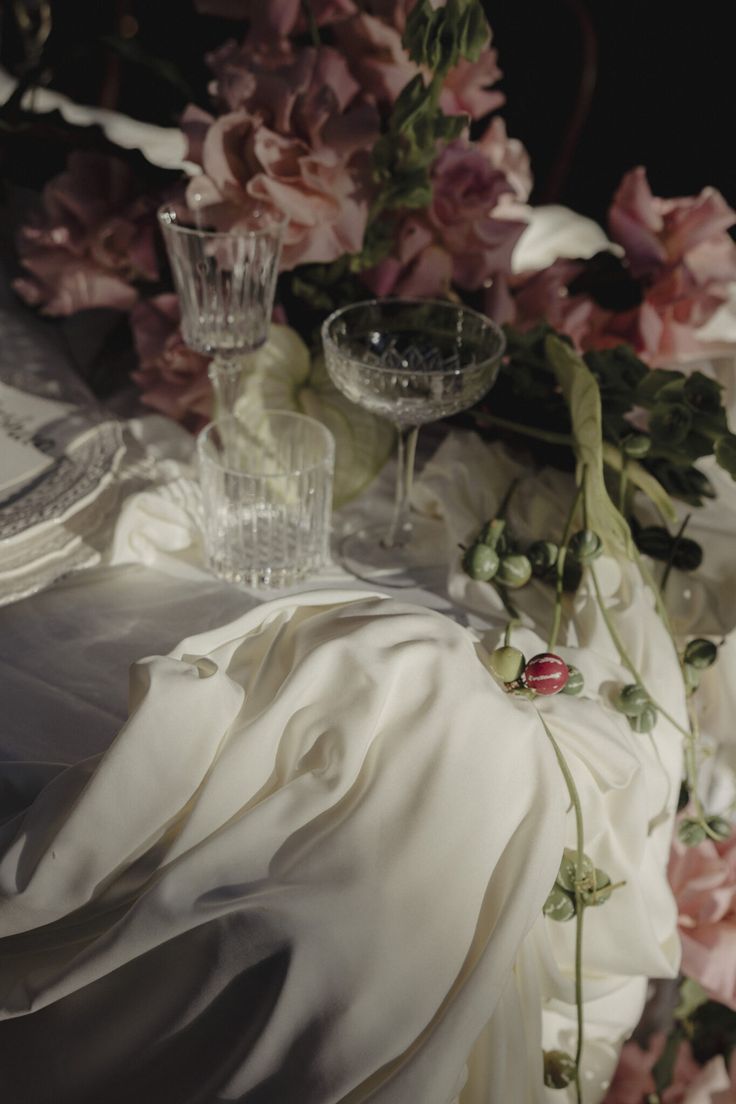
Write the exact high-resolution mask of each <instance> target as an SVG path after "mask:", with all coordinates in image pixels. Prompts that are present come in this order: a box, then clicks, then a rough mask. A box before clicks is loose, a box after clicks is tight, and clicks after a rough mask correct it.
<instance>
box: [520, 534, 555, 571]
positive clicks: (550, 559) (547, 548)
mask: <svg viewBox="0 0 736 1104" xmlns="http://www.w3.org/2000/svg"><path fill="white" fill-rule="evenodd" d="M558 553H559V548H558V547H557V545H556V544H555V543H554V541H535V542H534V544H530V545H529V547H528V548H527V550H526V555H527V559H528V560H529V563H530V564H531V565H532V571H533V572H534V574H535V575H544V574H545V573H546V572H547V571H549V570H550V568H552V567H554V566H555V564H556V563H557V555H558Z"/></svg>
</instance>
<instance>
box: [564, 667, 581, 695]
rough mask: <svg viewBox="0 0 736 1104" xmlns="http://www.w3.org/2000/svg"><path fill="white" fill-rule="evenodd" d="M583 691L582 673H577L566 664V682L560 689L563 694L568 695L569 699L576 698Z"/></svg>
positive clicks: (576, 670)
mask: <svg viewBox="0 0 736 1104" xmlns="http://www.w3.org/2000/svg"><path fill="white" fill-rule="evenodd" d="M584 689H585V679H584V678H583V675H582V672H581V671H578V669H577V667H573V666H572V665H571V664H569V663H568V665H567V682H566V683H565V685H564V686H563V687H562V693H563V694H569V695H570V697H572V698H576V697H577V696H578V694H582V692H583V690H584Z"/></svg>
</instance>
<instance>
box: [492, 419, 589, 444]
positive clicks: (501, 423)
mask: <svg viewBox="0 0 736 1104" xmlns="http://www.w3.org/2000/svg"><path fill="white" fill-rule="evenodd" d="M476 420H477V422H478V425H481V426H495V427H496V429H507V430H509V432H511V433H518V434H519V436H521V437H533V438H534V439H535V440H536V441H544V442H545V443H546V444H548V445H565V446H567V447H572V445H573V443H574V442H573V439H572V437H571V436H570V435H569V434H568V433H554V432H553V431H552V430H551V429H537V428H536V427H535V426H528V425H524V423H523V422H512V421H509V419H508V418H499V417H498V416H497V415H496V414H485V413H483V414H477V415H476Z"/></svg>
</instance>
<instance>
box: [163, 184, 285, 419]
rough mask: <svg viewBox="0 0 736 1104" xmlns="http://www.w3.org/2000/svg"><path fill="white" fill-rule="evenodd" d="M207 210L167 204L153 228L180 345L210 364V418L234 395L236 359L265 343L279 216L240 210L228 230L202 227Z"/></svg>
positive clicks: (230, 405) (257, 206)
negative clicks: (170, 284)
mask: <svg viewBox="0 0 736 1104" xmlns="http://www.w3.org/2000/svg"><path fill="white" fill-rule="evenodd" d="M206 217H207V210H206V209H204V210H203V209H198V210H196V211H189V210H187V208H185V207H184V206H183V205H173V204H166V205H164V206H163V207H161V208H160V209H159V212H158V220H159V225H160V226H161V230H162V232H163V236H164V241H165V243H166V249H167V251H168V254H169V260H170V262H171V270H172V272H173V276H174V284H175V286H176V291H177V294H178V296H179V304H180V308H181V329H182V335H183V337H184V341H185V342H186V343H187V345H189V347H190V348H192V349H196V351H197V352H199V353H204V354H206V355H207V356H212V357H213V358H214V359H213V360H212V363H211V364H210V368H209V376H210V379H211V381H212V387H213V391H214V398H215V417H216V418H217V417H221V416H225V415H227V414H230V413H232V412H233V410H234V409H235V403H236V401H237V399H238V396H239V394H240V387H241V381H242V377H243V372H244V370H245V368H246V365H244V362H243V357H244V356H246V355H247V354H250V353H253V352H255V351H256V350H257V349H259V348H260V347H261V345H263V344H264V343H265V341H266V339H267V338H268V331H269V326H270V322H271V311H272V310H273V298H274V292H275V290H276V278H277V276H278V271H279V258H280V255H281V243H282V240H283V236H284V227H285V224H286V216H285V215H284V214H283V213H282V212H281V211H278V210H277V209H276V208H275V207H271V206H269V205H268V204H261V203H255V202H254V203H253V204H252V205H251V206H249V207H245V208H239V209H238V211H237V222H236V223H235V225H234V226H233V228H232V229H231V230H225V231H223V230H218V229H216V228H215V227H214V226H212V225H210V224H208V223H207V222H206V221H205V219H206Z"/></svg>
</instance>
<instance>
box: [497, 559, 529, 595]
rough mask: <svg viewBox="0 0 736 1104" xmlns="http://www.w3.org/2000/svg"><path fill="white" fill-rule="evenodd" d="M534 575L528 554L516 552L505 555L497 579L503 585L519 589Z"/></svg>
mask: <svg viewBox="0 0 736 1104" xmlns="http://www.w3.org/2000/svg"><path fill="white" fill-rule="evenodd" d="M531 577H532V565H531V564H530V563H529V560H528V559H527V558H526V556H524V555H522V554H521V553H516V554H514V555H511V556H504V557H503V559H502V560H501V563H500V564H499V568H498V571H497V573H496V580H497V582H499V583H500V584H501V585H502V586H506V587H509V588H510V589H511V590H517V589H518V588H519V587H523V586H525V585H526V583H528V582H529V580H530V579H531Z"/></svg>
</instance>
